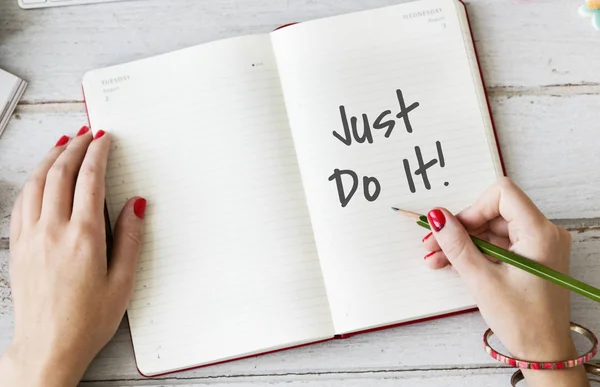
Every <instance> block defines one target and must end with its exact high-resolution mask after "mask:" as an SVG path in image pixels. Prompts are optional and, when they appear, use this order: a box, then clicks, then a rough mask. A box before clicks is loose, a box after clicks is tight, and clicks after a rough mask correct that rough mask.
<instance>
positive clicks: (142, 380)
mask: <svg viewBox="0 0 600 387" xmlns="http://www.w3.org/2000/svg"><path fill="white" fill-rule="evenodd" d="M507 370H513V369H512V368H510V367H508V366H504V365H501V364H498V365H493V366H492V365H472V366H468V365H467V366H460V367H458V366H457V367H452V366H450V367H433V368H406V369H400V370H398V369H395V370H360V371H359V370H357V371H350V370H345V371H324V372H310V371H309V372H288V373H265V374H236V375H212V376H177V374H173V375H169V376H164V377H156V378H146V377H143V376H141V375H140V376H139V378H133V379H126V378H119V379H103V380H82V381H81V383H80V384H79V386H95V385H98V383H102V386H105V385H106V384H107V383H128V384H127V385H132V386H135V385H137V384H143V385H144V386H147V385H160V386H165V385H170V384H179V383H181V382H208V381H210V382H211V383H218V382H219V381H221V382H225V381H227V382H231V381H233V380H240V379H245V380H247V381H251V380H252V379H254V380H260V379H264V378H269V381H271V382H276V381H278V380H277V379H284V380H285V379H287V378H305V377H327V376H336V377H341V378H344V377H357V376H369V375H381V376H382V377H386V378H392V377H406V376H410V374H420V375H423V374H425V373H439V372H450V373H461V372H469V371H470V372H473V371H477V372H481V371H488V373H494V372H505V371H507Z"/></svg>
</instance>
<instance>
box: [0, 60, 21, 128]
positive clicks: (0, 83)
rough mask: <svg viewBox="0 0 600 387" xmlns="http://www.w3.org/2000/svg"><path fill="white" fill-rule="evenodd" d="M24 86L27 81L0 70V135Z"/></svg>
mask: <svg viewBox="0 0 600 387" xmlns="http://www.w3.org/2000/svg"><path fill="white" fill-rule="evenodd" d="M26 87H27V82H25V81H24V80H22V79H20V78H18V77H15V76H14V75H12V74H9V73H7V72H6V71H3V70H0V135H2V132H3V131H4V128H6V125H7V124H8V120H10V116H11V115H12V113H13V111H14V110H15V107H17V102H19V99H20V98H21V96H22V95H23V92H25V88H26Z"/></svg>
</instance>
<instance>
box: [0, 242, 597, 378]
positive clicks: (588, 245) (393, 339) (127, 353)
mask: <svg viewBox="0 0 600 387" xmlns="http://www.w3.org/2000/svg"><path fill="white" fill-rule="evenodd" d="M573 238H574V244H573V253H572V257H573V258H572V264H571V272H572V274H573V275H574V276H575V277H577V278H579V279H581V280H583V281H586V282H589V283H590V284H593V285H595V286H600V266H599V265H598V251H600V230H592V231H588V232H583V233H577V232H573ZM7 259H8V253H7V251H3V252H2V251H0V268H5V267H6V263H5V262H6V260H7ZM5 271H6V270H5V269H3V270H2V271H0V275H1V276H6V273H5ZM0 278H5V277H0ZM5 283H6V282H5V281H0V284H3V285H2V286H4V287H5V286H6V285H5ZM0 289H1V288H0ZM0 294H8V293H7V292H6V290H4V293H0ZM11 310H12V308H11V306H10V303H9V302H8V301H6V302H5V303H3V304H1V305H0V328H1V329H0V352H1V351H2V350H3V349H4V348H5V347H6V346H7V345H8V343H9V342H10V336H11V333H10V329H9V328H10V327H11V326H12V325H11V324H12V312H11ZM599 312H600V305H598V304H595V303H594V302H593V301H590V300H588V299H585V298H583V297H580V296H577V295H573V297H572V319H573V321H575V322H578V323H580V324H583V325H584V326H586V327H588V328H590V329H592V330H593V331H594V332H597V333H600V320H598V318H597V316H598V313H599ZM485 328H486V325H485V322H484V321H483V320H482V318H481V317H480V315H479V314H478V313H470V314H466V315H461V316H455V317H451V318H445V319H440V320H435V321H430V322H425V323H420V324H413V325H408V326H404V327H399V328H395V329H390V330H385V331H380V332H374V333H370V334H365V335H359V336H356V337H353V338H350V339H347V340H336V341H331V342H327V343H323V344H318V345H313V346H308V347H304V348H299V349H294V350H289V351H284V352H279V353H274V354H270V355H265V356H259V357H255V358H250V359H246V360H241V361H236V362H232V363H227V364H222V365H218V366H212V367H206V368H202V369H198V370H194V371H188V372H183V373H178V374H176V375H173V376H171V377H165V378H159V380H163V379H166V380H171V379H174V378H177V379H178V380H186V379H189V378H224V377H230V376H253V375H255V376H261V375H262V376H271V375H288V374H293V375H297V374H298V375H300V374H302V375H304V374H315V373H316V374H321V373H325V374H336V373H373V372H388V371H415V370H426V369H431V368H434V369H452V368H465V367H467V368H473V367H480V366H483V367H488V368H495V367H499V364H498V363H496V362H494V361H493V360H492V359H491V358H489V357H488V356H487V355H486V353H485V351H483V349H482V347H481V335H482V333H483V331H484V330H485ZM137 379H141V377H140V375H139V374H138V373H137V371H136V368H135V364H134V361H133V354H132V348H131V342H130V338H129V333H128V330H127V327H126V325H124V324H123V325H122V326H121V328H120V329H119V331H118V333H117V335H116V336H115V338H114V339H113V340H112V341H111V342H110V343H109V344H108V346H107V347H106V348H105V349H104V350H103V351H102V352H101V353H100V354H99V355H98V357H97V358H96V359H95V361H94V362H93V364H92V366H91V367H90V369H89V370H88V372H87V374H86V377H85V380H88V381H96V380H118V381H120V380H137ZM161 383H162V382H161ZM382 383H383V382H382ZM117 385H118V384H117ZM123 385H126V384H123ZM316 385H319V384H316ZM494 385H495V384H494Z"/></svg>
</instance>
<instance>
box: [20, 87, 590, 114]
mask: <svg viewBox="0 0 600 387" xmlns="http://www.w3.org/2000/svg"><path fill="white" fill-rule="evenodd" d="M487 93H488V95H489V96H491V97H507V98H512V97H522V96H550V97H570V96H576V95H600V83H586V82H584V83H578V84H559V85H542V86H539V87H519V86H492V87H488V88H487ZM56 111H78V112H85V106H84V104H83V100H65V101H63V100H47V101H46V100H41V101H36V100H33V101H30V100H26V99H25V100H22V101H20V102H19V104H18V107H17V113H19V112H21V113H29V112H31V113H35V112H41V113H44V112H56Z"/></svg>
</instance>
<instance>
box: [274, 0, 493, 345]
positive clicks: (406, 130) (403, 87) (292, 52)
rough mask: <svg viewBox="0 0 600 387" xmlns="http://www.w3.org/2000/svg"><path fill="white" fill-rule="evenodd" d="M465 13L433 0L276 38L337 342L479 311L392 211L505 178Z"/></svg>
mask: <svg viewBox="0 0 600 387" xmlns="http://www.w3.org/2000/svg"><path fill="white" fill-rule="evenodd" d="M459 7H462V6H461V5H459V3H458V2H455V1H453V0H427V1H422V2H416V3H408V4H403V5H398V6H394V7H389V8H385V9H380V10H373V11H367V12H362V13H356V14H350V15H346V16H342V17H335V18H331V19H324V20H318V21H314V22H307V23H301V24H298V25H295V26H293V27H288V28H285V29H282V30H279V31H277V32H275V33H273V34H272V36H273V42H274V43H273V45H274V49H275V54H276V58H277V61H278V65H279V68H280V76H281V80H282V85H283V89H284V95H285V100H286V105H287V109H288V115H289V117H290V123H291V128H292V132H293V136H294V142H295V144H296V151H297V153H298V158H299V164H300V169H301V172H302V178H303V181H304V187H305V191H306V195H307V199H308V203H309V210H310V215H311V219H312V224H313V228H314V232H315V238H316V241H317V248H318V252H319V256H320V260H321V265H322V269H323V273H324V276H325V283H326V287H327V292H328V295H329V300H330V305H331V309H332V315H333V320H334V325H335V330H336V333H338V334H343V333H350V332H355V331H360V330H363V329H368V328H374V327H379V326H385V325H389V324H392V323H398V322H404V321H409V320H414V319H418V318H423V317H429V316H433V315H439V314H444V313H449V312H453V311H458V310H463V309H466V308H469V307H472V306H473V305H474V301H473V300H472V298H471V297H470V295H469V294H468V292H467V290H466V288H465V287H464V286H463V284H462V283H461V281H460V279H459V278H458V276H457V275H456V274H455V273H453V272H452V271H451V270H449V269H446V270H440V271H431V270H429V269H427V268H426V265H425V264H424V262H423V256H424V255H425V254H426V253H427V252H426V251H425V250H424V249H423V248H422V246H421V239H422V238H423V236H424V235H425V231H424V230H422V229H420V228H419V227H417V226H416V225H415V224H414V223H413V222H411V221H407V220H405V219H402V218H401V217H400V216H399V215H396V214H395V213H394V212H393V211H392V210H391V209H390V207H391V206H396V207H400V208H405V209H409V210H412V211H418V212H421V213H425V212H426V211H427V210H428V209H430V208H432V207H434V206H445V207H448V208H449V209H450V210H452V211H459V210H461V209H462V208H464V207H466V206H468V205H469V204H470V203H472V202H473V201H474V199H475V198H476V197H477V196H478V195H479V194H480V193H481V192H482V191H483V190H484V189H485V188H486V187H487V186H489V185H490V184H492V183H493V182H494V180H495V179H496V178H497V176H499V175H501V165H500V161H499V157H498V153H497V149H496V145H495V141H494V138H493V134H492V128H491V123H490V119H489V114H488V111H487V110H486V108H485V99H484V95H485V94H484V91H483V90H482V88H481V82H480V81H479V80H478V77H479V74H478V73H476V70H477V67H476V65H475V64H474V63H473V61H474V60H475V57H474V55H473V48H472V45H471V44H470V43H468V42H467V41H466V40H465V39H467V38H468V36H469V35H468V33H467V32H464V31H463V30H461V26H462V25H463V23H464V20H461V18H463V17H464V15H465V14H464V10H462V9H460V8H459ZM458 15H461V16H460V17H459V16H458ZM402 105H404V108H402V107H401V106H402ZM342 106H343V109H342ZM386 112H387V113H386ZM363 114H364V115H365V117H366V120H367V121H368V128H369V129H368V130H365V128H364V121H365V118H363ZM344 117H345V118H344ZM352 117H355V119H354V121H355V122H356V123H357V125H354V126H355V127H356V129H355V132H356V133H355V134H353V133H352V127H353V126H352V124H353V118H352ZM345 121H346V126H347V127H348V128H350V130H349V131H350V132H351V136H348V135H346V131H345V129H344V122H345ZM334 132H335V133H337V135H334ZM348 137H350V138H348ZM416 147H418V149H416ZM419 154H420V156H421V164H422V165H421V167H422V168H421V167H420V164H419ZM336 170H339V172H338V173H337V174H336ZM340 186H341V189H340ZM365 186H367V192H366V193H365ZM352 193H353V195H352Z"/></svg>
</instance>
